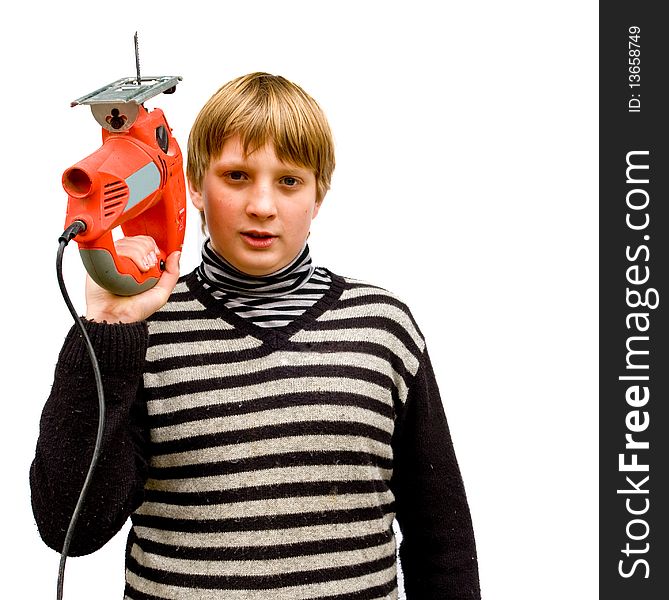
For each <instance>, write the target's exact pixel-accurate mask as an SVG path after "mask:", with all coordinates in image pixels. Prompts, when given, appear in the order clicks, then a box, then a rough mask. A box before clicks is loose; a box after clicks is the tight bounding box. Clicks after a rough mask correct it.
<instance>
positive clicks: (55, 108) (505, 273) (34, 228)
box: [0, 0, 598, 600]
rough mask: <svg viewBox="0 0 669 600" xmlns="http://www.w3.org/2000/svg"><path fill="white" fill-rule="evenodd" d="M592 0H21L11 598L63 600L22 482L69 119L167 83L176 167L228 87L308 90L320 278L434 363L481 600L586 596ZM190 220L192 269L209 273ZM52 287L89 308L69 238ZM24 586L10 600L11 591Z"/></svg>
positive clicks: (593, 358) (7, 355)
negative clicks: (101, 96) (61, 278)
mask: <svg viewBox="0 0 669 600" xmlns="http://www.w3.org/2000/svg"><path fill="white" fill-rule="evenodd" d="M597 17H598V15H597V3H596V2H591V1H587V2H584V1H583V0H580V1H578V2H577V1H575V0H567V1H563V2H560V3H538V2H533V1H529V0H527V1H521V0H510V1H507V2H495V1H492V0H487V1H479V2H428V1H427V0H414V1H412V2H405V1H403V2H398V1H388V0H386V1H384V2H380V1H377V0H368V1H365V2H362V1H359V2H345V1H340V2H336V3H335V2H331V1H329V2H300V1H290V0H282V1H277V2H260V1H249V2H237V3H231V2H224V1H219V2H197V1H190V2H183V1H180V2H172V1H162V2H148V1H146V2H133V3H129V2H104V3H92V2H90V1H87V2H62V3H46V2H44V3H42V4H40V3H35V2H27V1H26V2H23V3H17V4H14V5H13V9H12V12H11V13H8V12H5V13H4V15H3V18H2V24H1V25H0V34H1V35H0V56H2V57H3V58H2V77H3V84H2V90H3V91H2V100H1V102H2V117H3V118H2V138H3V139H2V150H1V152H2V161H1V162H0V164H1V165H2V181H3V188H4V189H3V201H4V209H5V212H4V219H3V220H4V223H5V232H4V236H3V242H4V243H3V252H2V258H1V260H2V274H3V275H4V283H3V294H2V314H3V316H4V319H3V326H2V331H3V339H4V350H5V352H4V359H3V361H2V362H3V367H2V368H3V376H2V386H3V394H2V398H3V400H4V402H3V405H4V409H5V418H4V419H3V420H2V435H0V440H2V441H1V442H0V443H1V444H2V447H1V450H2V456H3V483H4V488H5V491H4V492H2V494H1V498H2V499H1V500H0V501H1V502H2V513H1V515H2V518H3V522H2V534H3V535H2V540H3V543H2V545H1V549H0V560H1V561H2V565H3V573H4V574H5V581H4V585H5V589H8V588H10V589H14V590H16V591H15V592H14V594H17V593H20V596H21V597H25V598H47V597H52V596H55V584H56V575H57V567H58V555H57V554H56V553H55V552H53V551H51V550H49V549H47V548H46V547H45V546H44V545H43V544H42V542H41V540H40V539H39V537H38V534H37V531H36V527H35V525H34V521H33V518H32V513H31V511H30V496H29V489H28V479H27V478H28V468H29V465H30V461H31V459H32V453H33V450H34V444H35V440H36V437H37V429H38V420H39V415H40V412H41V408H42V405H43V402H44V400H45V398H46V396H47V395H48V392H49V389H50V385H51V377H52V373H53V367H54V365H55V361H56V357H57V353H58V350H59V348H60V345H61V343H62V339H63V336H64V335H65V333H66V331H67V330H68V329H69V328H70V325H71V318H70V316H69V313H68V312H67V309H66V308H65V305H64V303H63V301H62V299H61V297H60V293H59V291H58V286H57V282H56V275H55V269H54V265H55V256H56V249H57V237H58V235H59V234H60V233H61V231H62V230H63V226H64V215H65V204H66V197H65V194H64V192H63V191H62V188H61V187H60V177H61V174H62V171H63V170H64V169H65V168H66V167H68V166H70V165H71V164H73V163H74V162H76V161H77V160H79V159H80V158H83V157H84V156H85V155H86V154H88V153H90V152H92V151H93V150H94V149H96V148H97V147H98V146H99V136H100V132H99V127H98V125H97V124H96V123H95V122H94V121H93V118H92V116H91V115H90V112H89V110H88V108H86V107H77V108H69V102H70V101H71V100H73V99H74V98H77V97H79V96H81V95H83V94H85V93H87V92H89V91H92V90H93V89H96V88H98V87H100V86H101V85H103V84H106V83H109V82H111V81H113V80H115V79H117V78H120V77H124V76H131V75H133V74H134V54H133V46H132V36H133V33H134V32H135V30H138V31H139V34H140V53H141V62H142V71H143V74H146V75H165V74H167V75H181V76H183V82H182V83H181V84H180V85H179V86H178V88H177V91H176V93H175V94H174V95H172V96H160V97H158V98H156V99H155V100H153V101H150V102H149V103H148V105H149V106H150V107H152V106H160V107H161V108H163V109H164V111H165V113H166V115H167V118H168V121H169V123H170V125H171V126H172V128H173V130H174V133H175V135H176V137H177V139H178V140H179V141H180V142H181V146H182V149H184V150H185V146H186V139H187V136H188V132H189V129H190V126H191V124H192V121H193V119H194V117H195V115H196V113H197V111H198V110H199V108H200V107H201V106H202V104H203V103H204V102H205V101H206V99H207V98H208V97H209V96H210V95H211V94H212V93H213V92H214V91H215V90H216V89H217V88H218V87H219V85H221V84H222V83H224V82H225V81H227V80H229V79H231V78H233V77H236V76H238V75H241V74H244V73H247V72H251V71H256V70H263V71H268V72H271V73H277V74H282V75H284V76H286V77H288V78H289V79H292V80H294V81H296V82H297V83H299V84H300V85H302V87H304V88H305V89H306V90H307V91H308V92H309V93H310V94H311V95H313V96H314V97H315V98H316V99H317V100H318V101H319V102H320V104H321V105H322V106H323V108H324V109H325V111H326V113H327V114H328V116H329V119H330V122H331V126H332V128H333V131H334V134H335V139H336V144H337V169H336V172H335V176H334V179H333V185H332V191H331V192H330V193H329V195H328V196H327V198H326V200H325V204H324V206H323V209H322V210H321V212H320V214H319V216H318V218H317V220H316V221H315V223H314V228H313V230H312V235H311V239H310V246H311V250H312V255H313V256H314V260H315V262H316V263H317V264H321V265H325V266H328V267H329V268H331V269H332V270H334V271H335V272H338V273H340V274H343V275H350V276H354V277H358V278H361V279H367V280H369V281H372V282H373V283H376V284H378V285H381V286H383V287H386V288H389V289H391V290H393V291H394V292H396V293H397V294H398V295H400V296H401V297H402V298H404V299H405V300H406V301H407V302H408V304H409V305H410V306H411V307H412V309H413V312H414V315H415V317H416V318H417V320H418V322H419V324H420V326H421V329H422V330H423V332H424V334H425V335H426V337H427V340H428V346H429V348H430V352H431V354H432V359H433V362H434V364H435V368H436V372H437V378H438V380H439V383H440V387H441V390H442V395H443V398H444V403H445V406H446V410H447V414H448V417H449V420H450V424H451V429H452V434H453V438H454V441H455V446H456V451H457V453H458V457H459V461H460V465H461V469H462V472H463V475H464V478H465V484H466V486H467V491H468V497H469V501H470V505H471V510H472V515H473V519H474V524H475V530H476V537H477V544H478V551H479V561H480V571H481V583H482V589H483V594H484V598H487V599H490V600H493V599H494V600H536V599H537V598H541V599H542V600H553V599H555V600H558V599H559V600H562V599H564V598H569V599H570V600H585V599H588V600H589V599H592V598H595V597H596V596H597V554H596V544H597V509H596V501H597V478H596V448H597V424H596V414H597V413H596V399H597V349H596V340H597V308H596V303H597V243H598V238H597V168H598V164H597V85H598V77H597V75H598V74H597V44H598V34H597ZM189 218H190V223H189V231H188V234H187V240H186V250H185V252H184V256H183V258H182V270H183V271H184V272H186V271H187V270H190V269H191V268H192V267H194V266H195V264H196V263H197V261H198V253H199V243H200V240H199V238H198V219H197V215H196V213H195V211H192V212H190V213H189ZM65 262H66V278H67V281H68V286H69V288H70V290H71V294H72V296H73V298H74V300H75V303H76V305H77V307H78V309H79V310H80V312H83V310H84V307H83V292H82V288H83V270H82V268H81V266H80V264H79V259H78V256H77V252H76V250H75V245H74V244H73V245H72V247H71V248H68V250H67V252H66V255H65ZM124 538H125V533H122V534H120V535H119V536H117V537H116V538H115V539H114V540H113V541H112V542H111V543H110V544H109V545H108V546H106V547H105V548H103V549H102V550H101V551H99V552H98V553H96V554H95V555H93V556H90V557H85V558H78V559H70V560H69V561H68V566H67V572H66V586H65V598H66V599H68V600H75V599H90V598H96V599H98V598H99V599H102V600H106V599H110V600H117V599H120V598H121V597H122V589H123V547H124ZM18 590H20V592H18Z"/></svg>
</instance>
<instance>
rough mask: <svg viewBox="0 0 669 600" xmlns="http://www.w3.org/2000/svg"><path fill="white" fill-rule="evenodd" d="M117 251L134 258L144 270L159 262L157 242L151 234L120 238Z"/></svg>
mask: <svg viewBox="0 0 669 600" xmlns="http://www.w3.org/2000/svg"><path fill="white" fill-rule="evenodd" d="M116 253H117V254H118V255H119V256H124V257H126V258H129V259H130V260H132V262H134V263H135V264H136V265H137V268H138V269H139V270H140V271H142V272H146V271H148V270H149V269H151V267H154V266H155V265H156V264H158V254H159V251H158V252H156V244H155V242H154V241H153V238H151V237H149V236H134V237H130V238H122V239H120V240H118V241H117V242H116Z"/></svg>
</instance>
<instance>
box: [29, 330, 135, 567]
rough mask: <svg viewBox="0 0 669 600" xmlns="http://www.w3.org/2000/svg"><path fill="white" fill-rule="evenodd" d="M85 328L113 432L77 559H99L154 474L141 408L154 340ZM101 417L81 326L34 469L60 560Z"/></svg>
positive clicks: (35, 503) (63, 360)
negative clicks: (97, 553) (148, 355)
mask: <svg viewBox="0 0 669 600" xmlns="http://www.w3.org/2000/svg"><path fill="white" fill-rule="evenodd" d="M85 326H86V329H87V333H88V335H89V337H90V338H91V342H92V343H93V347H94V349H95V354H96V357H97V360H98V363H99V366H100V371H101V374H102V380H103V388H104V393H105V403H106V410H105V429H104V436H103V442H102V448H101V454H100V458H99V461H98V464H97V467H96V470H95V472H94V475H93V478H92V480H91V485H90V487H89V490H88V494H87V496H86V500H85V503H84V505H83V508H82V512H81V514H80V517H79V520H78V522H77V526H76V529H75V532H74V535H73V538H72V542H71V546H70V551H69V554H70V556H79V555H83V554H90V553H91V552H94V551H95V550H97V549H98V548H101V547H102V546H103V545H104V544H105V543H106V542H107V541H109V540H110V539H111V538H112V537H113V536H114V535H115V534H116V533H117V532H118V531H119V530H120V529H121V527H122V526H123V524H124V523H125V521H126V519H127V518H128V516H129V515H130V513H131V512H132V511H133V510H134V509H135V508H136V507H137V506H138V505H139V504H140V503H141V497H142V490H143V486H144V482H145V480H146V472H147V463H146V459H145V453H146V452H145V451H146V444H147V439H146V433H145V430H144V428H143V423H144V422H145V420H144V419H143V415H142V413H143V410H144V409H143V408H142V405H141V403H140V402H139V401H138V393H139V391H140V389H141V381H142V370H143V366H144V358H145V355H146V347H147V339H148V333H147V327H146V324H145V323H133V324H127V325H126V324H114V325H110V324H106V323H94V322H90V321H85ZM98 413H99V410H98V397H97V388H96V383H95V378H94V375H93V368H92V365H91V362H90V358H89V356H88V351H87V349H86V346H85V342H84V340H83V336H82V335H81V333H80V331H79V329H78V328H77V327H76V326H75V327H73V328H72V329H71V330H70V332H69V334H68V335H67V337H66V339H65V343H64V345H63V348H62V350H61V352H60V356H59V358H58V363H57V365H56V371H55V378H54V383H53V386H52V389H51V394H50V395H49V398H48V399H47V401H46V404H45V406H44V409H43V412H42V418H41V421H40V431H39V438H38V441H37V449H36V452H35V458H34V460H33V463H32V465H31V468H30V487H31V499H32V507H33V514H34V516H35V520H36V522H37V527H38V530H39V533H40V535H41V537H42V539H43V540H44V542H45V543H46V544H47V545H48V546H49V547H51V548H53V549H54V550H57V551H59V552H60V551H61V550H62V546H63V542H64V539H65V533H66V531H67V528H68V525H69V522H70V518H71V516H72V512H73V510H74V507H75V505H76V503H77V500H78V498H79V494H80V492H81V487H82V485H83V483H84V479H85V477H86V473H87V472H88V468H89V465H90V461H91V457H92V455H93V448H94V446H95V440H96V436H97V429H98Z"/></svg>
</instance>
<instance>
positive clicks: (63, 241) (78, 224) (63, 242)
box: [56, 221, 105, 600]
mask: <svg viewBox="0 0 669 600" xmlns="http://www.w3.org/2000/svg"><path fill="white" fill-rule="evenodd" d="M85 230H86V223H84V222H83V221H75V222H74V223H72V224H71V225H70V226H69V227H68V228H67V229H66V230H65V231H63V233H62V235H61V236H60V237H59V238H58V241H59V246H58V255H57V256H56V274H57V276H58V286H59V287H60V291H61V293H62V294H63V299H64V300H65V304H67V308H68V309H69V311H70V314H71V315H72V318H73V319H74V321H75V323H76V324H77V325H78V327H79V329H80V331H81V335H82V336H83V338H84V341H85V342H86V348H87V350H88V354H89V356H90V358H91V364H92V365H93V373H94V375H95V384H96V386H97V392H98V405H99V411H100V415H99V418H98V432H97V438H96V440H95V448H94V449H93V457H92V458H91V463H90V465H89V467H88V473H87V474H86V479H85V480H84V484H83V486H82V488H81V492H80V493H79V499H78V500H77V504H76V506H75V507H74V512H73V513H72V517H71V518H70V524H69V526H68V528H67V533H66V534H65V540H64V542H63V549H62V551H61V554H60V566H59V568H58V587H57V592H56V598H57V600H62V598H63V581H64V578H65V561H66V560H67V554H68V551H69V549H70V543H71V542H72V536H73V535H74V529H75V527H76V524H77V520H78V519H79V515H80V513H81V508H82V506H83V504H84V500H85V498H86V493H87V492H88V488H89V486H90V483H91V479H92V478H93V472H94V471H95V467H96V466H97V463H98V459H99V458H100V448H101V447H102V434H103V432H104V426H105V396H104V390H103V389H102V376H101V375H100V367H99V366H98V361H97V358H96V356H95V351H94V349H93V344H92V343H91V339H90V338H89V337H88V333H87V332H86V328H85V327H84V323H83V320H82V319H81V317H79V315H77V311H76V309H75V308H74V306H73V305H72V301H71V300H70V296H69V294H68V293H67V289H66V288H65V282H64V281H63V252H64V251H65V246H67V244H68V243H69V242H70V240H71V239H72V238H74V237H75V236H76V235H78V234H80V233H81V232H83V231H85Z"/></svg>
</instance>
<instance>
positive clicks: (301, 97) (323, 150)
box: [186, 73, 335, 214]
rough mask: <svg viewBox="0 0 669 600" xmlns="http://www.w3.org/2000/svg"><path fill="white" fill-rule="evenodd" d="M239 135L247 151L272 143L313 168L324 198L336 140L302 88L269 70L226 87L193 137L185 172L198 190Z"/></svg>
mask: <svg viewBox="0 0 669 600" xmlns="http://www.w3.org/2000/svg"><path fill="white" fill-rule="evenodd" d="M235 135H238V136H239V137H240V140H241V143H242V148H243V150H244V153H245V154H246V155H249V154H251V153H253V152H254V151H255V150H258V149H259V148H262V147H263V146H264V145H266V144H268V143H271V144H272V146H273V147H274V152H275V153H276V156H277V158H278V159H279V160H281V161H283V162H287V163H292V164H294V165H297V166H299V167H303V168H307V169H310V170H312V171H313V172H314V174H315V176H316V201H317V202H321V201H322V200H323V198H324V197H325V194H326V193H327V191H328V190H329V189H330V179H331V177H332V172H333V171H334V167H335V158H334V143H333V140H332V133H331V131H330V126H329V125H328V122H327V119H326V118H325V114H324V113H323V111H322V109H321V107H320V106H319V105H318V104H317V103H316V101H315V100H314V99H313V98H312V97H311V96H309V94H307V93H306V92H305V91H304V90H303V89H302V88H301V87H299V86H298V85H296V84H294V83H292V82H291V81H288V80H287V79H285V78H284V77H281V76H280V75H270V74H269V73H250V74H249V75H244V76H242V77H238V78H237V79H233V80H232V81H230V82H228V83H226V84H225V85H224V86H222V87H221V88H220V89H219V90H218V91H217V92H216V93H215V94H214V95H213V96H212V97H211V98H210V99H209V100H208V101H207V103H206V104H205V105H204V106H203V107H202V110H201V111H200V113H199V114H198V116H197V118H196V119H195V123H194V124H193V127H192V129H191V132H190V135H189V137H188V161H187V167H186V174H187V176H188V180H189V181H190V183H191V185H192V186H193V187H194V188H195V189H196V190H201V188H202V182H203V180H204V176H205V174H206V172H207V169H208V168H209V165H210V164H211V161H212V160H214V159H216V158H217V157H218V156H220V154H221V152H222V151H223V144H224V143H225V141H226V140H227V139H229V138H231V137H233V136H235ZM203 214H204V213H203Z"/></svg>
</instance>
